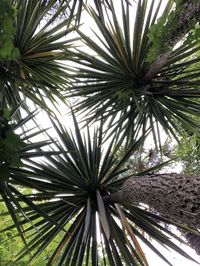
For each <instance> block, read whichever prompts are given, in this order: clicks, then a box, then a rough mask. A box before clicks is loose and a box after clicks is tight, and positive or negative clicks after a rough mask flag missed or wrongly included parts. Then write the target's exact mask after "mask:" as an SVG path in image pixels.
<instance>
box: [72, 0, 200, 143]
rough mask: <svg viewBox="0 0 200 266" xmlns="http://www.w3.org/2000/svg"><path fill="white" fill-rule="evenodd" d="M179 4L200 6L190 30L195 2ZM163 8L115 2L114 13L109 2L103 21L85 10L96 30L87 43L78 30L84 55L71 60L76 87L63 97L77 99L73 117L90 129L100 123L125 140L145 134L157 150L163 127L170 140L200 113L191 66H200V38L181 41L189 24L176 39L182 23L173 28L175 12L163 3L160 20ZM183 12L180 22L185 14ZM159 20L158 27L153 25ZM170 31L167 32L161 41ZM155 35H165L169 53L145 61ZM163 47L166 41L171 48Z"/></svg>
mask: <svg viewBox="0 0 200 266" xmlns="http://www.w3.org/2000/svg"><path fill="white" fill-rule="evenodd" d="M185 2H191V3H192V4H194V5H195V4H197V5H198V6H197V8H198V9H197V12H196V13H195V16H196V17H195V18H196V20H195V19H194V21H193V24H192V27H195V26H194V25H195V23H198V16H197V15H198V14H199V13H198V10H199V3H198V1H197V2H194V3H193V1H185ZM161 4H163V1H159V2H158V3H157V4H156V2H155V1H153V0H152V1H147V0H140V1H137V10H136V6H135V5H134V4H133V7H131V6H130V5H128V4H125V3H124V2H121V8H120V9H119V10H118V9H117V6H116V5H115V2H114V1H110V5H109V6H106V7H105V8H104V16H100V15H99V14H98V13H97V12H96V10H94V9H93V8H89V9H88V12H89V15H90V16H91V17H92V18H93V20H94V23H95V27H94V28H92V29H93V37H92V38H91V37H90V36H87V35H86V34H85V33H84V32H82V31H81V28H80V30H79V31H78V33H79V34H80V36H81V38H82V41H83V43H84V44H85V45H86V46H87V47H88V48H89V49H90V51H88V52H87V50H85V51H82V50H78V49H77V51H76V52H75V53H74V57H73V60H74V61H75V62H76V63H78V66H77V68H76V71H75V73H74V77H75V78H76V83H74V86H71V88H70V91H69V93H68V95H69V96H81V97H82V98H79V101H78V102H77V105H76V109H75V110H76V111H77V112H79V113H84V114H85V115H87V116H88V118H87V119H88V120H87V121H88V122H92V121H95V120H97V119H100V118H101V117H103V118H104V119H105V120H107V123H108V124H109V128H112V129H113V132H114V131H115V130H116V129H117V128H118V129H119V128H120V129H121V133H123V134H124V137H127V138H128V139H129V140H130V139H131V138H132V137H131V135H134V134H135V132H136V131H137V132H141V131H142V130H144V129H145V128H148V127H150V128H151V131H152V134H153V137H154V140H155V143H158V140H159V136H160V134H161V132H160V128H161V127H162V128H163V129H164V130H165V131H166V133H167V134H170V135H173V137H175V138H176V137H177V132H180V129H181V127H184V128H190V129H191V130H193V131H194V130H195V129H197V126H196V123H195V121H194V120H193V119H192V116H191V114H192V115H194V116H199V110H200V106H199V103H198V102H196V101H194V99H196V98H199V96H200V79H199V77H200V75H199V68H197V67H194V68H193V67H192V66H195V64H196V63H197V62H199V60H200V59H199V56H198V55H197V51H199V50H200V46H199V39H196V38H193V39H190V40H191V41H187V38H186V37H187V35H186V33H191V27H190V24H188V27H186V28H184V29H183V30H182V31H181V27H180V28H179V29H178V33H177V36H176V26H174V24H175V25H178V26H180V24H176V23H177V20H178V18H179V17H178V16H174V15H173V12H176V11H174V9H173V1H168V2H167V4H166V7H165V9H164V11H163V14H162V15H161V16H160V15H159V14H160V11H161ZM177 6H178V8H180V5H177ZM135 10H136V12H135ZM181 10H182V11H181V12H182V13H181V15H182V17H183V16H184V12H188V8H185V9H184V8H182V9H181ZM187 14H188V13H187ZM159 16H160V18H161V22H162V23H160V22H159V21H158V23H157V19H158V18H159ZM134 18H135V19H134ZM172 18H173V19H174V20H173V19H172ZM168 19H169V20H168ZM156 23H157V24H156ZM172 24H173V25H172ZM169 26H170V27H171V31H170V32H168V33H167V35H165V34H164V33H165V31H166V30H167V29H168V28H170V27H169ZM91 27H92V26H91ZM153 29H156V30H155V31H156V34H158V36H159V37H160V34H161V35H164V37H163V38H164V39H165V42H164V43H165V44H166V47H161V48H163V49H164V48H167V51H166V50H165V49H164V50H163V49H161V48H159V49H158V50H159V51H160V53H159V54H156V57H155V56H154V55H153V56H152V58H151V60H148V57H149V56H151V55H152V53H153V50H154V49H153V48H154V47H155V46H156V45H157V44H156V43H154V42H153V40H154V37H155V36H154V35H155V34H154V33H155V32H154V30H153ZM196 30H197V28H196ZM163 32H164V33H163ZM172 33H173V34H175V37H174V36H173V34H172ZM152 34H153V37H152ZM170 34H171V35H170ZM189 35H190V36H191V34H189ZM180 36H181V38H180ZM194 36H196V34H194V35H193V37H194ZM159 37H156V38H155V42H156V41H158V38H159ZM176 37H177V38H176ZM178 39H179V41H181V42H178ZM185 39H186V40H185ZM166 40H168V41H169V42H170V41H171V42H170V49H168V48H169V46H168V44H167V41H166ZM184 40H185V41H184ZM177 42H178V45H177ZM159 45H160V44H159ZM162 45H163V44H162ZM172 46H173V47H172ZM156 51H157V49H156ZM152 60H153V61H152ZM150 61H151V62H150ZM160 126H161V127H160Z"/></svg>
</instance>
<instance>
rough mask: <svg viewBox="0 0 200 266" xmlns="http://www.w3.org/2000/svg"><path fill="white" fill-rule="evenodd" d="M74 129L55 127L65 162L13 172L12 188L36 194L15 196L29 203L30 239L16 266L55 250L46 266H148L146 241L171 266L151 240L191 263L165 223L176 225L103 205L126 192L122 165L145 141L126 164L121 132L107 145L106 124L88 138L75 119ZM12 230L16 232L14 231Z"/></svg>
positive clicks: (24, 222)
mask: <svg viewBox="0 0 200 266" xmlns="http://www.w3.org/2000/svg"><path fill="white" fill-rule="evenodd" d="M73 121H74V129H72V130H66V129H65V128H64V127H63V125H61V124H60V123H59V121H57V120H56V119H54V120H52V123H53V125H54V128H55V129H56V131H57V134H58V141H57V142H55V143H54V145H56V148H57V150H58V151H60V154H58V155H56V156H45V155H44V157H43V160H38V161H35V160H34V159H33V158H31V157H29V158H28V159H26V160H25V162H24V167H23V168H20V169H18V170H17V169H15V170H14V169H13V173H12V175H11V178H10V181H9V182H10V184H12V185H13V184H18V185H21V186H26V187H28V188H30V189H31V191H34V193H29V194H26V193H20V192H19V191H18V194H17V193H16V195H15V196H16V197H17V198H18V199H19V201H20V200H21V201H22V202H24V203H26V206H24V207H23V208H22V210H23V213H24V216H21V219H20V220H19V221H18V226H19V227H24V230H23V237H24V239H26V240H27V241H26V246H25V247H24V248H23V249H22V250H20V251H19V253H18V255H17V258H16V262H20V260H21V259H22V258H23V257H24V256H26V255H28V254H31V258H30V261H33V260H34V259H36V258H37V256H39V255H40V254H41V253H42V252H43V250H45V249H46V248H47V246H48V245H50V244H51V243H56V248H55V245H54V250H52V256H51V258H50V259H49V261H48V262H47V265H72V266H74V265H99V261H101V262H102V261H103V263H104V264H105V265H123V262H124V263H125V264H126V265H135V266H136V265H137V266H138V265H141V266H147V265H148V261H147V260H148V259H147V258H146V256H145V254H144V252H143V250H142V248H141V246H140V244H139V241H138V239H141V240H142V241H143V242H144V243H145V244H146V245H147V246H149V247H150V248H151V249H152V250H153V251H154V252H155V253H156V254H157V255H158V256H160V257H161V258H162V259H163V260H164V261H166V262H168V263H169V265H172V264H170V262H169V260H168V259H167V258H166V257H165V256H163V255H162V254H161V252H160V251H159V250H158V249H157V248H156V247H155V246H154V245H153V244H152V243H151V241H150V240H149V238H148V237H146V235H148V236H150V237H151V238H153V239H154V240H155V241H157V242H158V243H159V244H161V245H164V246H165V247H168V248H171V249H173V250H176V251H177V252H178V253H180V254H182V255H183V256H185V257H187V258H190V257H189V256H188V255H187V254H186V253H185V252H183V251H182V250H181V249H180V248H179V247H178V246H177V245H176V244H174V242H173V241H172V240H171V239H170V238H171V237H172V238H175V239H177V240H178V241H181V242H182V240H181V239H180V238H178V237H177V236H176V235H175V234H173V233H172V232H171V231H170V230H168V229H167V228H166V227H165V226H163V225H162V224H161V223H160V221H162V222H165V223H172V222H170V221H169V220H167V219H163V218H162V217H159V216H158V215H155V214H153V213H151V212H149V211H147V210H145V209H144V208H143V207H142V206H140V205H138V204H131V205H124V206H121V205H119V204H112V203H106V202H104V197H105V196H106V195H108V194H109V193H112V192H114V191H117V190H119V189H120V188H121V186H122V184H123V182H124V181H125V180H126V179H127V178H128V175H125V174H124V173H125V172H126V170H127V169H124V168H123V164H124V163H125V161H126V160H127V158H128V157H129V156H130V154H132V152H134V151H135V150H137V149H138V147H140V145H141V142H142V141H143V139H142V138H140V139H135V141H134V144H133V146H132V147H130V149H129V150H127V151H126V153H125V154H124V156H123V157H122V158H120V160H119V159H118V158H116V156H117V151H118V149H119V147H120V146H121V144H122V142H123V141H122V138H120V136H119V135H120V134H118V132H116V134H115V135H114V136H113V137H112V138H111V139H110V142H109V144H108V143H105V139H106V138H107V136H105V134H104V133H103V132H104V129H103V127H104V125H103V123H102V122H101V123H100V124H99V125H98V126H97V127H96V128H94V130H93V133H91V132H89V129H88V128H87V130H86V131H84V132H83V131H82V132H81V131H80V130H79V127H78V124H77V121H76V119H75V117H73ZM71 128H72V127H71ZM122 173H123V175H122ZM17 213H18V212H17ZM25 217H26V218H25ZM172 224H174V225H176V224H175V223H172ZM177 226H178V225H177ZM13 228H14V225H13V226H10V227H8V228H7V230H11V229H13ZM60 235H61V236H62V238H61V239H60V237H59V236H60ZM57 236H58V238H57ZM55 239H56V240H55ZM58 239H59V241H58ZM54 240H55V242H53V241H54ZM190 259H191V258H190Z"/></svg>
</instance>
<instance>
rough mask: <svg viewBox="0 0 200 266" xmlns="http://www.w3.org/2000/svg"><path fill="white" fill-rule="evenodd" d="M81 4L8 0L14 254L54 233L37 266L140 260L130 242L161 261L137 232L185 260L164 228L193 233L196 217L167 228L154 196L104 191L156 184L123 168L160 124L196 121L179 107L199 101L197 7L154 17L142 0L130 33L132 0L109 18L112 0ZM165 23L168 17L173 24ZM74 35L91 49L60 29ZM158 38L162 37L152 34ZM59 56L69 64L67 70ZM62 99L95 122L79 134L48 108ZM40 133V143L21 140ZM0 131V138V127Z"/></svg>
mask: <svg viewBox="0 0 200 266" xmlns="http://www.w3.org/2000/svg"><path fill="white" fill-rule="evenodd" d="M92 2H94V4H95V5H94V7H96V9H94V8H92V7H88V6H87V5H86V2H85V3H84V4H83V1H76V0H73V1H72V0H70V1H56V0H42V1H36V0H28V1H20V0H16V1H14V0H13V1H11V4H12V7H14V8H15V7H16V8H17V10H18V12H17V16H16V22H15V26H16V32H15V34H14V45H15V46H16V47H17V48H18V50H19V51H20V57H19V58H17V60H3V61H1V62H0V74H1V76H0V77H1V81H2V82H1V83H2V84H3V87H2V90H1V108H2V109H3V110H4V111H5V108H7V107H8V108H11V109H15V107H16V106H18V105H19V104H20V103H21V101H25V103H24V109H25V111H26V112H27V113H28V114H27V118H25V119H24V118H23V111H20V115H17V114H16V115H17V116H16V119H14V120H13V123H11V122H9V123H8V124H9V125H11V127H9V129H10V132H12V133H13V131H15V129H16V128H19V127H22V131H20V132H19V133H18V134H19V136H20V137H16V133H13V134H14V135H13V136H15V137H16V138H17V139H18V140H19V139H21V141H22V142H21V141H19V144H20V145H19V146H17V147H16V149H15V154H16V155H17V159H19V163H23V164H22V165H20V164H10V163H9V161H6V159H5V158H4V159H3V162H1V165H0V167H1V166H2V164H5V163H8V167H7V173H8V175H7V176H6V178H4V179H1V190H0V193H1V197H2V201H3V202H5V203H6V206H7V209H8V212H9V213H10V215H11V218H12V219H13V225H11V226H9V227H8V228H7V229H5V230H10V229H14V228H16V229H17V234H18V235H20V237H21V238H22V240H23V242H24V248H23V249H22V250H20V251H19V253H18V254H17V256H16V261H20V259H21V258H22V257H23V256H26V255H30V261H33V260H34V259H36V258H37V256H39V255H40V254H41V252H42V251H43V250H44V249H45V248H46V247H47V246H48V245H49V244H50V243H51V242H53V241H57V236H58V235H62V239H61V240H60V241H59V242H57V247H56V249H55V250H53V252H52V257H51V258H50V260H49V262H48V265H54V264H57V265H72V266H74V265H90V264H92V265H98V263H99V260H100V258H101V259H103V263H104V265H123V264H124V263H125V265H141V266H147V265H148V261H147V258H146V256H145V254H144V252H143V250H142V248H141V246H140V244H139V241H138V239H140V240H141V241H143V242H144V243H145V244H146V245H147V246H149V247H150V248H151V249H152V250H153V251H154V252H155V253H156V254H157V255H158V256H160V257H161V258H162V259H163V260H164V261H165V262H167V263H168V264H169V265H171V263H170V262H169V260H168V259H167V258H166V257H165V256H164V255H163V254H162V253H161V252H160V251H159V249H157V248H156V247H155V246H154V245H153V244H152V243H151V241H150V240H149V237H150V238H152V239H154V240H155V241H157V242H158V243H159V244H160V245H163V246H164V247H168V248H170V249H172V250H175V251H177V252H178V253H180V254H182V255H183V256H185V257H186V258H189V259H192V258H191V257H189V256H188V255H187V254H186V253H185V252H184V251H183V250H181V249H180V248H179V247H178V246H177V245H176V244H174V243H173V241H172V240H171V238H174V239H176V240H178V241H180V242H182V243H183V242H184V241H183V240H182V239H181V238H179V237H178V236H176V234H174V233H173V232H172V231H170V230H169V229H168V228H167V227H165V224H170V225H174V226H176V227H179V228H181V229H182V230H184V231H189V232H190V233H191V232H193V233H197V234H198V231H196V230H198V229H199V228H198V225H197V224H196V223H192V224H190V223H187V224H186V225H185V224H184V223H183V220H179V223H178V222H177V221H174V217H172V216H173V215H171V216H170V217H168V216H169V212H167V213H166V212H163V210H162V209H161V208H158V207H159V206H157V205H156V204H155V202H150V201H145V200H144V198H134V197H132V196H131V195H132V191H135V190H134V187H133V186H130V188H131V191H130V192H129V194H130V196H131V197H132V201H131V202H127V200H126V199H125V200H123V201H120V200H118V201H116V202H115V200H112V197H113V195H116V193H118V194H121V193H120V192H121V190H122V191H126V188H127V186H126V184H129V183H131V184H132V183H133V181H136V182H138V184H140V187H141V188H142V186H143V183H144V184H146V185H148V184H149V187H150V188H151V182H150V181H149V180H152V182H157V181H158V180H159V181H160V179H161V178H157V179H156V180H155V179H154V178H153V177H152V178H147V177H146V174H147V171H143V172H138V173H136V177H132V178H131V179H129V177H130V176H129V175H128V174H127V171H126V170H127V169H126V168H124V163H125V162H126V161H127V159H128V158H129V157H130V155H131V154H132V153H133V152H134V151H136V150H139V149H140V148H141V146H142V145H143V144H144V141H145V139H146V136H147V135H148V134H149V133H150V131H152V133H153V136H154V140H155V142H156V144H157V141H159V133H160V131H159V125H160V124H161V125H162V127H163V128H164V129H165V130H166V131H167V132H170V133H171V134H173V135H174V136H176V132H177V131H179V127H180V126H183V127H184V128H189V129H190V130H194V129H195V127H196V124H195V123H194V121H193V120H192V116H191V114H192V115H198V114H199V103H198V102H195V101H194V100H193V98H194V97H199V69H198V68H195V67H194V68H191V66H195V64H196V63H198V61H199V58H196V52H197V51H199V45H198V40H197V38H196V37H194V36H195V34H196V31H197V32H198V27H197V26H196V22H197V15H198V12H199V4H198V2H195V1H192V2H191V3H190V2H187V1H183V2H184V3H185V4H184V5H183V6H181V1H177V5H176V9H175V12H172V4H171V1H170V3H168V4H167V6H166V8H165V11H164V12H163V15H162V17H161V20H160V21H159V22H157V24H156V18H157V16H158V14H159V6H160V4H161V1H160V4H159V5H158V7H157V8H156V9H155V8H154V1H152V4H151V5H150V7H149V9H148V5H147V4H148V1H146V0H143V1H138V5H137V12H136V19H135V23H134V30H133V25H132V24H131V23H130V19H131V17H130V14H131V6H130V4H131V3H132V2H131V3H129V1H121V9H120V10H121V12H122V13H121V18H119V19H118V16H117V12H116V10H115V6H114V4H113V1H111V0H106V1H92ZM187 3H189V4H188V5H187ZM132 4H133V3H132ZM82 7H84V8H85V10H87V12H88V13H89V14H90V16H91V17H92V18H93V19H94V21H95V23H96V25H97V28H98V29H99V30H100V32H101V34H102V35H101V36H99V35H98V33H97V35H96V36H97V38H98V42H96V41H95V40H94V41H93V40H92V38H89V37H88V36H87V35H86V34H84V32H82V31H81V26H80V28H79V26H78V23H79V22H80V19H81V16H80V15H81V12H80V11H81V9H82ZM191 9H192V12H193V13H191V14H190V13H188V12H189V11H188V10H191ZM148 10H149V11H148ZM154 10H155V11H154ZM76 12H77V13H76ZM177 14H180V16H179V15H177ZM184 14H188V16H189V18H191V16H193V17H194V19H193V20H192V22H191V23H186V28H184V29H182V28H183V27H182V26H183V25H182V24H181V23H183V22H184V23H183V24H184V25H185V21H181V22H180V18H183V15H184ZM120 19H121V21H122V27H121V24H120ZM173 19H175V20H177V21H179V22H180V23H178V24H177V26H175V28H173V27H172V26H173V25H172V21H173ZM178 19H179V20H178ZM170 23H171V24H170ZM73 24H74V26H71V25H73ZM153 24H155V25H153ZM170 27H172V28H170ZM158 28H159V29H162V30H161V36H158V38H156V37H155V31H157V30H158ZM166 29H170V31H169V32H168V31H167V30H166ZM190 30H191V32H190ZM74 31H75V36H77V34H78V35H79V37H78V38H81V39H82V40H83V42H85V43H86V45H87V47H89V48H90V49H92V52H91V53H89V52H87V51H86V52H83V51H82V50H80V48H78V46H75V45H76V40H77V37H75V38H74V36H72V37H69V36H70V35H69V36H68V34H73V33H74ZM186 32H189V35H188V37H187V38H186V40H185V42H183V43H182V44H181V45H179V46H178V47H175V48H174V47H173V46H174V45H175V44H176V43H177V41H178V40H179V38H183V36H184V37H185V34H186ZM170 34H171V35H170ZM174 35H175V38H174ZM65 36H66V38H64V37H65ZM161 37H162V40H164V42H160V41H159V40H160V39H159V38H161ZM176 37H177V38H176ZM79 41H80V40H79ZM98 43H99V44H98ZM78 44H79V43H78ZM155 47H156V48H155ZM157 48H159V49H157ZM94 52H95V53H94ZM69 61H70V62H73V63H75V64H73V67H72V66H71V65H69ZM77 63H78V65H77ZM158 66H159V67H158ZM66 95H67V96H81V97H84V98H81V97H79V98H78V100H77V103H76V104H75V105H74V106H73V109H74V108H75V110H76V111H79V112H84V111H85V110H88V112H89V116H87V118H86V120H87V122H90V121H94V120H95V121H96V120H98V123H97V126H95V127H94V130H93V132H92V130H91V128H89V126H87V127H86V129H85V131H82V130H80V126H79V125H78V122H77V121H78V119H77V118H76V114H77V113H75V112H74V111H73V109H72V110H71V113H72V119H73V126H72V124H71V122H70V127H71V129H66V128H65V127H64V126H63V125H62V124H61V122H59V119H58V118H56V116H55V115H54V114H53V112H52V111H51V110H50V109H51V105H50V102H52V103H55V101H56V99H59V100H62V101H65V102H66ZM29 103H34V105H37V106H40V107H41V108H42V109H45V110H46V111H47V112H49V114H48V115H49V119H50V122H51V125H52V126H53V128H54V130H55V132H56V133H55V135H56V138H57V139H55V138H54V137H53V136H52V134H51V133H49V132H48V131H45V130H43V129H41V128H40V127H39V126H38V122H37V116H34V114H33V113H32V112H30V111H29ZM186 107H187V109H186ZM3 118H4V119H5V117H3ZM31 119H32V121H34V122H31V123H30V124H29V123H28V124H27V129H26V127H25V125H26V122H28V121H30V120H31ZM4 122H5V121H4ZM33 123H35V124H34V127H35V126H36V131H34V132H33V133H32V131H31V130H30V129H29V126H30V125H31V127H32V125H33ZM4 124H5V123H4ZM88 124H89V123H88ZM107 128H109V129H110V130H109V131H108V130H107ZM43 132H45V135H44V137H43V138H44V141H39V142H38V139H37V141H35V142H34V141H31V138H32V137H36V138H38V135H39V134H41V133H43ZM4 133H5V138H7V137H8V134H7V132H4ZM125 140H126V144H127V145H126V151H125V154H124V156H122V158H120V159H119V158H117V155H118V150H119V148H120V147H121V145H123V144H124V141H125ZM0 144H1V143H0ZM157 146H159V143H158V144H157ZM17 159H16V158H14V162H15V161H16V160H17ZM6 166H7V164H6ZM153 170H155V169H148V171H153ZM138 175H139V176H141V178H137V176H138ZM172 177H173V176H172ZM141 180H143V183H142V185H141V183H140V182H142V181H141ZM163 180H165V178H164V179H163ZM183 180H185V179H184V177H183ZM195 180H196V179H191V182H192V181H195ZM163 182H164V181H163ZM166 183H167V182H166ZM123 184H124V185H123ZM24 188H30V189H31V191H32V193H26V190H24ZM29 191H30V190H29ZM138 191H141V190H138ZM144 192H145V191H144ZM173 192H174V191H173ZM113 193H114V194H113ZM152 193H154V192H153V191H152ZM163 193H164V192H163ZM174 193H175V192H174ZM174 195H176V194H174ZM127 196H128V195H127ZM193 196H195V195H193ZM195 200H196V198H195V197H194V202H195ZM142 202H143V203H147V204H150V206H151V207H153V208H154V211H152V210H150V209H146V207H145V205H143V204H142ZM192 202H193V201H192ZM178 207H179V205H178ZM181 208H182V207H181ZM155 210H157V211H158V213H155ZM186 211H188V209H187V208H186ZM190 211H192V210H190V209H189V212H190ZM162 214H163V215H162ZM189 226H192V227H195V228H191V227H189ZM194 229H195V230H194Z"/></svg>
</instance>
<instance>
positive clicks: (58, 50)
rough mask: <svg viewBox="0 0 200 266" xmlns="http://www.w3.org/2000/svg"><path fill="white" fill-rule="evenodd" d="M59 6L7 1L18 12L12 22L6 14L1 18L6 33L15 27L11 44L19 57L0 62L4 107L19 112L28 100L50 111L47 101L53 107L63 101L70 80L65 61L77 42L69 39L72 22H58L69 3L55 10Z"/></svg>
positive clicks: (33, 0) (54, 0) (65, 18)
mask: <svg viewBox="0 0 200 266" xmlns="http://www.w3.org/2000/svg"><path fill="white" fill-rule="evenodd" d="M62 2H64V1H62ZM56 3H57V0H50V1H46V0H42V1H37V0H27V1H21V0H16V1H14V0H13V1H8V3H7V4H8V5H9V6H10V9H11V10H13V9H15V10H17V12H16V13H14V14H12V19H13V20H12V21H10V20H9V22H7V20H8V18H9V17H7V13H6V12H5V13H3V14H2V16H1V18H2V19H4V20H5V21H6V22H5V23H6V26H5V27H7V30H9V27H11V26H12V28H11V30H10V31H12V42H13V45H14V47H16V48H17V49H18V51H19V56H18V57H17V58H15V59H14V58H13V60H11V59H9V58H7V59H6V58H5V59H3V60H1V61H0V83H1V101H2V102H3V106H7V107H8V108H16V107H17V106H18V105H19V104H20V103H21V101H23V100H27V98H28V99H30V100H31V101H32V102H34V103H35V104H36V105H37V106H40V107H41V108H43V109H49V110H50V108H47V106H48V104H47V101H45V100H44V98H45V99H46V98H48V99H49V101H51V103H55V102H56V99H57V100H58V98H59V99H61V100H62V101H64V97H63V96H62V93H61V91H64V90H65V88H66V86H67V84H68V81H69V77H70V75H69V72H68V70H69V68H67V67H66V65H65V64H64V60H66V59H67V58H69V57H70V55H69V49H70V48H71V46H72V44H73V41H74V39H76V38H75V37H69V36H70V33H71V32H72V31H73V30H74V28H75V27H73V26H70V25H69V23H68V22H69V18H68V17H61V18H60V19H59V20H58V19H57V18H58V17H59V16H61V15H62V14H63V12H65V10H66V8H67V3H65V4H64V3H63V4H59V5H57V6H56V8H55V4H56ZM52 9H53V12H50V11H51V10H52ZM13 16H14V18H13ZM4 20H3V21H4ZM7 24H9V27H8V25H7ZM7 48H8V47H7ZM27 108H28V105H27Z"/></svg>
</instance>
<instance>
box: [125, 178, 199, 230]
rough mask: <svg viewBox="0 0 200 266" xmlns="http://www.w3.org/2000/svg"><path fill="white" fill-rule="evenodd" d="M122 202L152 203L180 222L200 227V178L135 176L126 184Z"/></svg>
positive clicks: (163, 213) (165, 214)
mask: <svg viewBox="0 0 200 266" xmlns="http://www.w3.org/2000/svg"><path fill="white" fill-rule="evenodd" d="M121 200H122V201H123V202H124V201H125V202H134V201H135V202H142V203H145V204H148V205H149V206H150V207H152V208H153V209H154V210H156V211H157V212H159V213H160V214H161V215H163V216H165V217H167V218H169V219H171V220H173V221H176V222H177V223H181V224H185V225H188V226H192V227H195V228H200V177H193V176H184V175H180V174H159V175H154V176H142V177H139V176H136V177H131V178H129V179H128V180H127V181H126V182H125V183H124V185H123V189H122V191H121ZM121 200H120V201H121Z"/></svg>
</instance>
